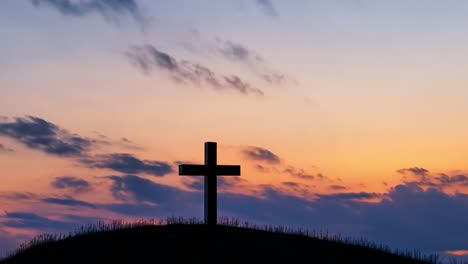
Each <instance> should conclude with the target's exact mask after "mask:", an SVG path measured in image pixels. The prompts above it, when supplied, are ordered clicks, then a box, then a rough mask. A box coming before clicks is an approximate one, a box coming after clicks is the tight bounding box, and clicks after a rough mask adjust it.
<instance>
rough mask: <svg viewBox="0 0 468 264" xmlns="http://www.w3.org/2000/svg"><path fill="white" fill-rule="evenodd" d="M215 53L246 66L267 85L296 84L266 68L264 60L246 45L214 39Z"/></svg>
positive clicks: (283, 75) (281, 74)
mask: <svg viewBox="0 0 468 264" xmlns="http://www.w3.org/2000/svg"><path fill="white" fill-rule="evenodd" d="M216 46H217V53H219V54H221V55H222V56H223V57H224V58H226V59H227V60H229V61H232V62H240V63H243V64H245V65H247V66H248V67H249V68H250V69H251V70H252V71H253V72H254V73H255V75H257V76H258V77H259V78H260V79H261V80H263V81H265V82H266V83H267V84H269V85H283V84H286V83H288V82H292V83H296V82H295V81H294V80H293V79H291V78H289V77H287V76H286V75H285V74H283V73H278V72H275V71H273V70H271V69H269V68H270V67H268V65H267V62H266V60H265V59H264V58H263V57H262V56H260V55H259V54H258V53H257V52H255V51H254V50H252V49H250V48H248V47H247V46H246V45H244V44H241V43H237V42H234V41H232V40H223V39H219V38H217V39H216Z"/></svg>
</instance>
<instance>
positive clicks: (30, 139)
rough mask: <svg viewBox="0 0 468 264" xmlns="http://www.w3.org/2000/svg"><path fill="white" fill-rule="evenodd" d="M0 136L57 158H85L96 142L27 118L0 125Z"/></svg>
mask: <svg viewBox="0 0 468 264" xmlns="http://www.w3.org/2000/svg"><path fill="white" fill-rule="evenodd" d="M0 136H4V137H9V138H11V139H14V140H17V141H19V142H20V143H22V144H24V145H25V146H27V147H29V148H31V149H35V150H41V151H43V152H45V153H47V154H51V155H56V156H68V157H73V156H74V157H76V156H83V155H84V154H85V152H87V151H88V150H90V149H91V148H92V147H93V146H94V145H95V144H96V142H95V141H93V140H91V139H88V138H83V137H80V136H78V135H75V134H71V133H69V132H68V131H66V130H63V129H61V128H59V127H58V126H57V125H54V124H52V123H49V122H47V121H45V120H44V119H41V118H38V117H33V116H26V117H24V118H15V119H14V121H13V122H8V121H5V122H1V123H0Z"/></svg>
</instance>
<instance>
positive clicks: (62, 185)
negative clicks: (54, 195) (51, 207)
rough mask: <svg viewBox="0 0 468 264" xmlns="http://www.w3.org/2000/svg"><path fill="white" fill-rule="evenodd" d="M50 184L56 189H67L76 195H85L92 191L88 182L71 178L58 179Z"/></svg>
mask: <svg viewBox="0 0 468 264" xmlns="http://www.w3.org/2000/svg"><path fill="white" fill-rule="evenodd" d="M50 184H51V185H52V187H54V188H56V189H67V190H71V191H73V192H75V193H84V192H89V191H91V190H92V186H91V184H90V183H89V182H88V181H86V180H83V179H80V178H76V177H70V176H63V177H56V178H55V179H54V180H53V181H52V182H51V183H50Z"/></svg>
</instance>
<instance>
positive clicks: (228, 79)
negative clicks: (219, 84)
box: [223, 75, 264, 97]
mask: <svg viewBox="0 0 468 264" xmlns="http://www.w3.org/2000/svg"><path fill="white" fill-rule="evenodd" d="M223 78H224V81H225V83H226V85H225V86H226V87H229V88H231V89H233V90H237V91H238V92H239V93H241V94H245V95H248V94H251V93H253V94H255V95H257V96H261V97H263V96H264V93H263V91H261V90H259V89H257V88H254V87H252V86H251V85H250V84H249V83H247V82H245V81H243V80H242V79H241V78H240V77H239V76H236V75H231V76H224V77H223Z"/></svg>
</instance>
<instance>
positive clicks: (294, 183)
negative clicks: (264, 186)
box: [281, 182, 300, 187]
mask: <svg viewBox="0 0 468 264" xmlns="http://www.w3.org/2000/svg"><path fill="white" fill-rule="evenodd" d="M281 184H283V185H285V186H288V187H299V186H300V184H299V183H297V182H282V183H281Z"/></svg>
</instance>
